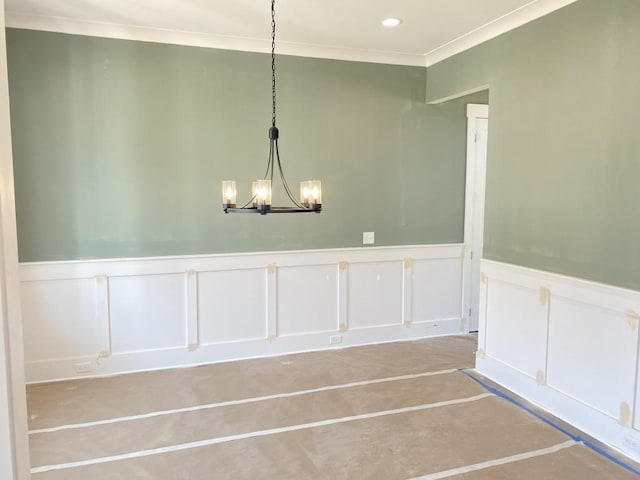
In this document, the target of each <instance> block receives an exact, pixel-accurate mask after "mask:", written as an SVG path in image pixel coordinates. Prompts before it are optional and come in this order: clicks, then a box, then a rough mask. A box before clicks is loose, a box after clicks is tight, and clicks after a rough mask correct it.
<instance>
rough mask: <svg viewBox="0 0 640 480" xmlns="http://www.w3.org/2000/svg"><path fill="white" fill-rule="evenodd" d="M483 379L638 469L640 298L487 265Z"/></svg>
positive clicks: (580, 282)
mask: <svg viewBox="0 0 640 480" xmlns="http://www.w3.org/2000/svg"><path fill="white" fill-rule="evenodd" d="M481 295H482V296H483V297H482V298H481V302H480V303H481V305H483V308H482V309H481V312H480V315H481V318H480V325H481V328H482V329H483V331H482V332H481V333H480V336H479V351H478V357H477V362H476V367H477V370H478V371H479V372H480V373H482V374H484V375H486V376H487V377H489V378H491V379H492V380H494V381H496V382H497V383H499V384H502V385H504V386H505V387H507V388H508V389H510V390H512V391H514V392H515V393H517V394H518V395H521V396H522V397H524V398H526V399H528V400H530V401H531V402H533V403H536V404H538V405H539V406H541V407H542V408H544V409H546V410H548V411H550V412H551V413H553V414H554V415H556V416H558V417H560V418H562V419H563V420H565V421H567V422H569V423H571V424H573V425H575V426H576V427H578V428H580V429H582V430H583V431H585V432H586V433H588V434H590V435H592V436H593V437H595V438H597V439H599V440H601V441H602V442H605V443H607V444H608V445H610V446H612V447H613V448H616V449H618V450H620V451H622V452H624V453H625V454H627V455H629V456H630V457H632V458H633V459H634V460H636V461H640V432H639V431H638V422H639V417H640V398H639V392H638V388H639V385H638V372H639V355H638V353H639V351H638V347H639V336H638V335H639V328H638V327H639V325H638V324H639V323H640V316H639V315H638V312H640V292H636V291H631V290H625V289H622V288H617V287H612V286H608V285H602V284H597V283H594V282H588V281H585V280H581V279H577V278H571V277H565V276H562V275H556V274H552V273H547V272H542V271H538V270H532V269H527V268H523V267H518V266H515V265H507V264H503V263H499V262H493V261H486V260H483V261H482V288H481Z"/></svg>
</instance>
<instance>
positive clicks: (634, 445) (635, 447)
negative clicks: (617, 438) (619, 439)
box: [623, 437, 640, 453]
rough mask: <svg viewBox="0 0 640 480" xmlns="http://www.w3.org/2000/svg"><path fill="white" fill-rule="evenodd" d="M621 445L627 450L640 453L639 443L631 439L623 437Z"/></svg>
mask: <svg viewBox="0 0 640 480" xmlns="http://www.w3.org/2000/svg"><path fill="white" fill-rule="evenodd" d="M623 444H624V446H625V448H627V449H628V450H632V451H634V452H636V453H638V452H640V442H639V441H638V440H636V439H635V438H633V437H625V439H624V441H623Z"/></svg>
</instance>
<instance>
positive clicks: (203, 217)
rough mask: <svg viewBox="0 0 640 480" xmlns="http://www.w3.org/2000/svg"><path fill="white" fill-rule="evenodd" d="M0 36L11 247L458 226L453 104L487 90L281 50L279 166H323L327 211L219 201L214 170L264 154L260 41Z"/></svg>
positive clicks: (308, 240)
mask: <svg viewBox="0 0 640 480" xmlns="http://www.w3.org/2000/svg"><path fill="white" fill-rule="evenodd" d="M7 40H8V60H9V86H10V97H11V115H12V135H13V146H14V163H15V177H16V200H17V209H18V229H19V247H20V259H21V261H44V260H71V259H87V258H118V257H145V256H162V255H182V254H204V253H218V252H244V251H270V250H288V249H312V248H332V247H353V246H358V245H361V241H362V232H363V231H375V233H376V244H377V245H403V244H431V243H433V244H439V243H456V242H461V241H462V236H463V231H462V230H463V207H464V168H465V158H464V157H465V144H464V143H465V140H464V139H465V128H466V118H465V104H466V103H469V102H472V103H486V101H487V93H486V92H485V93H480V94H476V95H473V96H471V97H468V98H464V99H458V100H456V101H453V102H449V103H447V104H444V105H439V106H428V105H425V103H424V85H425V81H426V80H425V75H426V73H425V72H426V69H424V68H419V67H406V66H393V65H379V64H369V63H358V62H345V61H336V60H322V59H309V58H299V57H286V56H281V57H278V63H277V74H278V77H277V80H278V126H279V128H280V135H281V145H280V150H281V155H282V160H283V163H284V168H285V172H286V174H287V178H288V180H289V183H290V184H292V185H294V186H295V188H294V191H296V192H297V190H298V188H297V184H298V182H299V181H300V180H305V179H310V178H319V179H321V180H322V181H323V197H324V199H323V200H324V211H323V213H322V214H320V215H295V216H291V215H273V216H266V217H258V216H253V215H240V216H234V215H224V214H223V212H222V210H221V205H220V203H221V199H220V184H221V182H222V180H225V179H235V180H236V181H237V182H238V187H239V189H240V192H241V196H242V192H244V194H245V197H246V195H247V193H248V191H249V189H250V183H251V181H252V180H255V179H256V178H260V177H261V176H262V175H263V172H264V168H265V166H266V158H267V153H268V140H267V129H268V127H269V126H270V120H271V112H270V108H271V105H270V101H271V92H270V88H271V84H270V82H271V79H270V58H269V56H268V55H264V54H255V53H246V52H230V51H223V50H214V49H203V48H195V47H183V46H175V45H164V44H154V43H143V42H133V41H122V40H112V39H101V38H93V37H82V36H73V35H65V34H56V33H46V32H36V31H26V30H16V29H9V30H8V31H7ZM247 198H248V197H247ZM277 199H280V200H282V194H280V195H277V193H276V196H275V200H276V201H277ZM274 203H276V202H275V201H274Z"/></svg>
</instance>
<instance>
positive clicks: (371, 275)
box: [348, 261, 403, 329]
mask: <svg viewBox="0 0 640 480" xmlns="http://www.w3.org/2000/svg"><path fill="white" fill-rule="evenodd" d="M348 291H349V294H348V295H349V296H348V304H349V314H348V324H349V328H353V329H358V328H368V327H378V326H383V325H401V324H402V321H403V320H402V261H396V262H371V263H355V264H352V265H349V284H348Z"/></svg>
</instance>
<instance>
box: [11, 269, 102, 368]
mask: <svg viewBox="0 0 640 480" xmlns="http://www.w3.org/2000/svg"><path fill="white" fill-rule="evenodd" d="M21 295H22V318H23V327H24V338H25V339H28V341H25V346H24V347H25V348H24V355H25V357H26V358H27V359H29V360H31V361H37V362H40V361H46V360H47V359H51V358H61V357H84V356H94V357H97V355H98V351H99V349H100V347H99V345H98V341H97V339H98V325H97V324H96V321H95V312H96V294H95V286H94V280H93V279H92V278H90V279H71V280H63V281H36V282H29V283H23V284H22V289H21Z"/></svg>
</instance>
